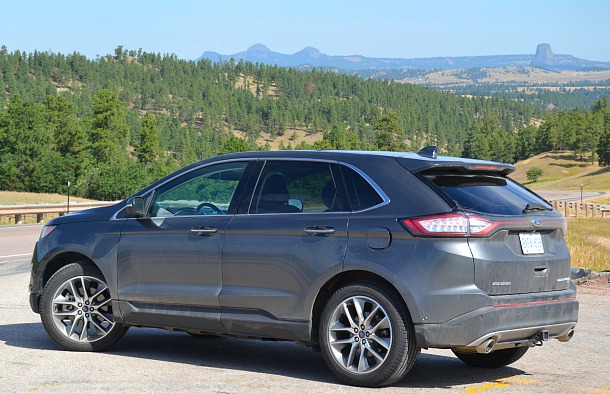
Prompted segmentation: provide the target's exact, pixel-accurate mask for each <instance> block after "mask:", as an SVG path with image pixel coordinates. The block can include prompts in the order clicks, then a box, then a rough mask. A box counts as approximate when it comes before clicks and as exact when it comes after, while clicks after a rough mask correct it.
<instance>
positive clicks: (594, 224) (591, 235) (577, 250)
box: [566, 218, 610, 271]
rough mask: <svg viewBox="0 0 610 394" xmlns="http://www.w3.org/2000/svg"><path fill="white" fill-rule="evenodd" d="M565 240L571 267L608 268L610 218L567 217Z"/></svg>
mask: <svg viewBox="0 0 610 394" xmlns="http://www.w3.org/2000/svg"><path fill="white" fill-rule="evenodd" d="M566 240H567V242H568V248H570V253H571V255H572V266H573V267H583V268H587V269H590V270H593V271H603V270H610V219H607V218H606V219H602V218H597V219H569V221H568V236H567V237H566Z"/></svg>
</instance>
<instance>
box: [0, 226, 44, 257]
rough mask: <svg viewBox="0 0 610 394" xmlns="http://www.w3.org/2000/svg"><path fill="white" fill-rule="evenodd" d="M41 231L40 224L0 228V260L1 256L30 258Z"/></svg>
mask: <svg viewBox="0 0 610 394" xmlns="http://www.w3.org/2000/svg"><path fill="white" fill-rule="evenodd" d="M41 230H42V225H40V224H32V225H15V226H0V259H1V258H2V257H3V256H13V257H22V256H25V255H29V256H31V255H32V251H33V250H34V245H35V244H36V241H37V240H38V238H39V237H40V231H41Z"/></svg>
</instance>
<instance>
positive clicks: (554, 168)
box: [511, 151, 610, 191]
mask: <svg viewBox="0 0 610 394" xmlns="http://www.w3.org/2000/svg"><path fill="white" fill-rule="evenodd" d="M515 167H516V168H517V170H516V171H515V172H514V173H513V174H511V178H513V179H514V180H516V181H518V182H520V183H523V184H524V185H526V186H527V187H528V188H530V189H532V190H579V189H580V185H583V188H584V190H592V191H608V190H610V167H600V166H599V165H598V164H597V162H595V163H593V164H592V163H591V160H590V158H589V160H580V158H579V157H578V156H576V155H574V154H573V153H572V152H568V151H561V152H547V153H542V154H540V155H537V156H534V157H531V158H529V159H527V160H523V161H520V162H519V163H517V164H516V165H515ZM533 167H538V168H540V169H541V170H542V171H544V174H543V175H542V177H540V179H538V181H537V182H530V181H529V180H528V179H527V175H526V172H527V170H529V169H530V168H533Z"/></svg>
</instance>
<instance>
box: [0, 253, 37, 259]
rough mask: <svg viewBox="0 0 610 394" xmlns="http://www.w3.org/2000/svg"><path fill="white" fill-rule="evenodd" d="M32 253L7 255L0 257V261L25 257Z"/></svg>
mask: <svg viewBox="0 0 610 394" xmlns="http://www.w3.org/2000/svg"><path fill="white" fill-rule="evenodd" d="M32 254H33V253H22V254H9V255H8V256H0V259H11V258H15V257H26V256H31V255H32Z"/></svg>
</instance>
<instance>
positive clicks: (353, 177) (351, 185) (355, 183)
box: [341, 166, 383, 211]
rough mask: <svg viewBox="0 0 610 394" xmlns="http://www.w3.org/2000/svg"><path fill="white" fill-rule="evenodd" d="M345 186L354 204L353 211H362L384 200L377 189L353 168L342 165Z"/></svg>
mask: <svg viewBox="0 0 610 394" xmlns="http://www.w3.org/2000/svg"><path fill="white" fill-rule="evenodd" d="M341 171H342V172H343V177H344V178H345V186H346V187H347V193H348V196H349V199H350V202H351V204H352V211H362V210H365V209H368V208H371V207H374V206H375V205H379V204H381V203H382V202H383V198H381V196H380V195H379V193H377V191H375V189H374V188H373V186H371V184H370V183H368V182H367V180H366V179H364V178H363V177H362V176H361V175H360V174H358V173H357V172H356V171H354V170H353V169H351V168H349V167H346V166H341Z"/></svg>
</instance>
